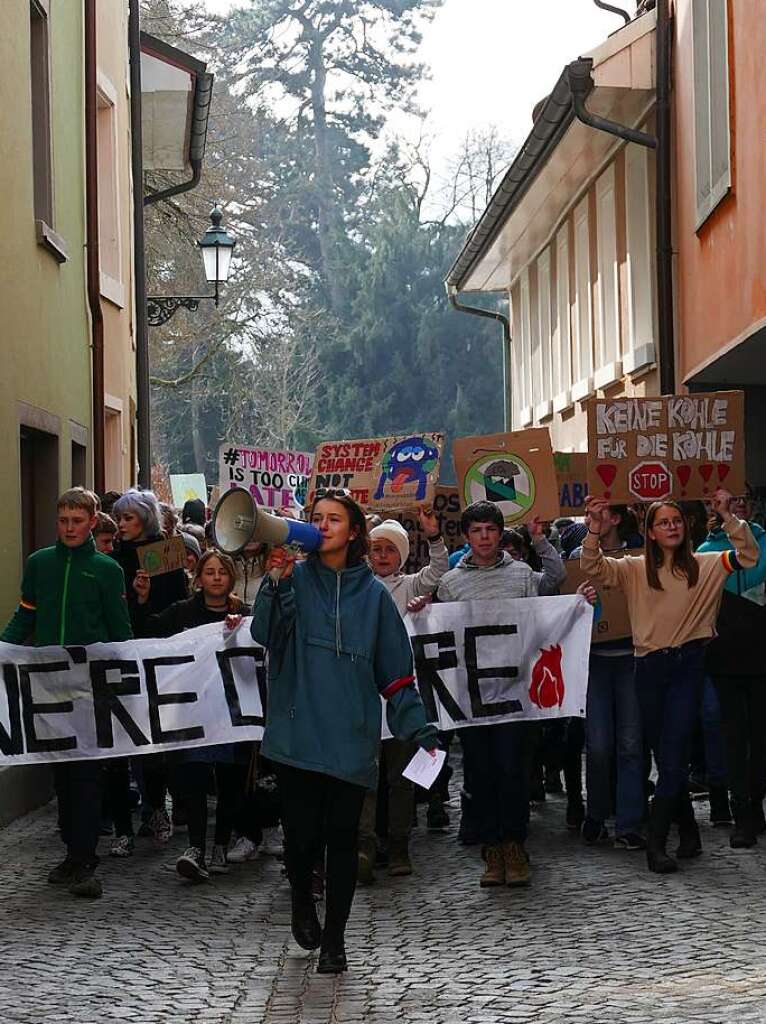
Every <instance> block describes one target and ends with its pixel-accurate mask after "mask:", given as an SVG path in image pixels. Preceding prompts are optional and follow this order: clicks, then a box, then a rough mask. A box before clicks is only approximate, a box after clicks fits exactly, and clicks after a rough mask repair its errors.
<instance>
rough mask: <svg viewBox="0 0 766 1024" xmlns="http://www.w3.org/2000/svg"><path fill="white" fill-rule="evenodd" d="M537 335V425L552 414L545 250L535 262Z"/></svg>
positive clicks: (548, 281)
mask: <svg viewBox="0 0 766 1024" xmlns="http://www.w3.org/2000/svg"><path fill="white" fill-rule="evenodd" d="M537 335H538V350H537V351H538V360H537V365H536V366H535V368H534V370H535V376H536V377H537V380H538V383H539V401H537V402H536V403H535V419H536V420H537V422H538V423H539V422H540V421H541V420H544V419H547V418H548V417H549V416H550V415H551V414H552V412H553V405H552V396H553V384H552V381H551V335H552V330H551V251H550V249H546V250H545V252H543V253H541V254H540V256H539V257H538V260H537Z"/></svg>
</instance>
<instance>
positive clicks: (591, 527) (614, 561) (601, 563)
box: [580, 497, 627, 589]
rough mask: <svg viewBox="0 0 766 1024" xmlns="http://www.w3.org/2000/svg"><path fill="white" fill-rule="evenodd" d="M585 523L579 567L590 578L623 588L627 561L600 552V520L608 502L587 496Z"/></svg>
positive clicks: (606, 509) (604, 513)
mask: <svg viewBox="0 0 766 1024" xmlns="http://www.w3.org/2000/svg"><path fill="white" fill-rule="evenodd" d="M585 507H586V510H587V517H586V520H585V521H586V523H587V525H588V532H587V533H586V534H585V537H584V538H583V542H582V548H581V551H580V568H581V569H583V571H584V572H587V574H588V576H590V578H591V579H594V580H598V582H599V583H606V584H607V586H610V587H621V588H623V589H624V588H625V580H626V576H625V571H626V566H627V563H626V562H625V559H623V558H606V557H605V556H604V555H603V554H602V553H601V541H600V534H601V522H602V519H603V517H604V516H605V515H606V513H607V511H608V508H609V506H608V504H607V503H606V502H605V501H604V499H603V498H595V497H593V498H587V499H586V502H585Z"/></svg>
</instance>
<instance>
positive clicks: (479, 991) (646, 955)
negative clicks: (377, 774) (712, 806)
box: [0, 797, 766, 1024]
mask: <svg viewBox="0 0 766 1024" xmlns="http://www.w3.org/2000/svg"><path fill="white" fill-rule="evenodd" d="M564 806H565V805H564V800H563V798H561V797H553V798H551V797H549V799H548V802H547V804H545V805H543V807H542V808H540V809H538V810H536V811H535V812H534V813H533V821H532V838H531V840H530V843H529V849H530V853H531V855H532V863H533V884H532V885H531V886H530V888H529V889H526V890H523V891H519V890H514V891H511V890H505V889H503V890H480V889H479V888H478V875H479V873H480V870H481V868H480V859H479V852H478V849H476V848H473V847H472V848H465V847H462V846H459V845H458V844H457V842H456V828H455V825H456V821H455V820H454V819H456V818H457V812H453V827H452V828H451V830H450V832H449V833H448V834H446V835H436V836H433V835H428V834H427V833H426V832H425V829H424V828H423V826H421V827H420V828H418V829H417V830H416V832H415V835H414V839H413V847H412V849H413V861H414V863H415V866H416V871H417V874H416V875H415V876H413V877H412V878H408V879H397V880H391V879H388V878H387V877H386V876H385V874H384V873H382V874H381V876H380V878H379V880H378V882H377V883H376V885H375V886H373V887H371V888H369V889H365V890H360V891H359V892H358V895H357V899H356V902H355V905H354V911H353V915H352V919H351V923H350V925H349V932H348V948H349V960H350V964H351V970H350V972H349V974H348V975H345V976H341V977H340V978H327V977H322V976H317V975H316V974H315V973H314V966H315V964H314V958H313V957H312V956H310V955H308V954H306V953H304V952H302V951H301V950H299V949H298V947H297V946H295V944H294V943H293V942H292V941H291V939H290V937H289V900H288V890H287V884H286V882H285V881H284V879H282V877H281V874H280V866H279V864H278V863H277V862H276V861H275V860H272V859H270V858H262V859H259V860H257V861H254V862H250V863H248V864H244V865H240V866H236V867H232V869H231V872H230V873H229V874H228V875H226V876H224V877H219V878H216V879H215V880H214V881H213V882H212V883H211V884H209V885H205V886H199V887H192V886H189V885H187V884H185V883H183V882H182V881H181V880H180V879H178V877H177V876H176V874H175V872H174V871H173V864H174V860H175V857H176V856H177V855H178V853H179V852H180V851H181V850H182V849H183V845H184V839H185V833H182V834H181V835H180V836H177V837H176V838H175V839H174V840H173V841H172V843H171V845H170V847H169V848H167V849H165V850H157V849H156V848H154V847H153V845H152V843H151V841H150V840H139V841H138V843H137V851H136V854H135V855H134V856H133V857H132V858H130V859H128V860H125V861H110V860H109V859H108V858H105V859H104V861H103V862H102V868H101V869H100V872H101V877H102V878H103V881H104V886H105V894H104V898H103V899H102V900H100V901H96V902H95V903H85V902H80V901H76V900H73V899H72V898H71V897H70V896H69V895H68V894H67V893H66V892H61V891H59V890H58V889H56V888H54V887H52V886H48V885H46V883H45V876H46V874H47V871H48V869H49V867H50V866H51V865H52V864H53V863H55V862H56V861H57V860H59V859H60V856H61V848H60V844H59V841H58V839H57V836H56V833H55V821H56V819H55V813H54V808H53V806H51V807H48V808H45V809H44V810H43V811H41V812H38V813H36V814H34V815H31V816H29V817H27V818H26V819H24V820H22V821H19V822H15V823H14V824H13V825H11V826H10V827H8V828H7V829H5V830H4V831H3V832H0V856H1V858H2V864H3V884H2V890H1V891H0V915H1V916H0V923H1V925H2V934H3V937H4V940H3V946H2V958H3V965H4V970H3V974H2V981H0V1005H1V1006H2V1018H3V1021H4V1022H5V1024H53V1022H57V1021H61V1022H66V1024H103V1022H104V1020H105V1019H109V1020H114V1021H125V1022H136V1024H164V1022H172V1024H187V1022H189V1024H191V1022H200V1024H343V1022H348V1024H362V1022H364V1024H388V1022H394V1021H404V1022H420V1021H423V1022H428V1024H452V1022H455V1024H457V1022H460V1024H480V1022H481V1024H512V1022H513V1024H527V1022H529V1024H532V1022H534V1024H575V1022H585V1021H587V1022H589V1024H611V1022H620V1024H623V1022H625V1024H649V1022H652V1024H661V1022H668V1024H685V1022H687V1021H688V1022H704V1024H723V1022H729V1021H732V1022H734V1021H737V1022H740V1021H743V1022H744V1021H759V1022H763V1021H764V1020H766V1009H764V1007H765V1006H766V952H764V950H765V949H766V925H764V921H763V914H762V912H761V902H762V899H761V893H762V890H763V886H764V880H765V879H764V875H765V871H764V865H765V864H766V848H764V844H763V843H762V844H761V850H760V851H759V850H757V849H756V850H753V851H736V852H735V851H732V850H730V849H729V847H728V833H726V832H725V831H720V830H713V829H712V828H711V827H710V826H709V825H707V824H706V816H707V810H708V808H707V804H706V803H699V804H697V806H696V811H697V817H698V820H700V822H701V823H702V825H703V842H704V844H705V854H704V856H703V857H702V858H700V859H699V860H697V861H695V862H693V863H691V864H689V865H688V866H685V867H684V870H683V871H682V872H679V874H677V875H675V876H666V877H657V876H651V875H650V874H649V873H648V872H647V871H646V868H645V863H644V859H643V855H642V854H640V853H639V854H635V853H626V852H622V851H619V852H618V851H615V850H612V849H605V848H602V849H590V848H584V847H583V846H582V845H581V843H580V842H579V840H578V839H577V838H576V837H573V836H571V835H570V834H568V833H567V832H566V830H565V828H564ZM421 817H423V813H422V812H421ZM104 846H106V843H105V842H104Z"/></svg>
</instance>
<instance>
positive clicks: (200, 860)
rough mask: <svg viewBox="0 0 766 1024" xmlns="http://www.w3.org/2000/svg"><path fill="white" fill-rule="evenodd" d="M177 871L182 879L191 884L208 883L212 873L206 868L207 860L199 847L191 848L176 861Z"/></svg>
mask: <svg viewBox="0 0 766 1024" xmlns="http://www.w3.org/2000/svg"><path fill="white" fill-rule="evenodd" d="M176 871H177V872H178V874H179V875H180V876H181V878H188V879H189V881H190V882H207V880H208V879H209V878H210V872H209V871H208V869H207V868H206V867H205V858H204V857H203V856H202V850H200V849H199V847H198V846H190V847H189V849H188V850H185V851H184V852H183V853H182V854H181V856H180V857H179V858H178V860H177V861H176Z"/></svg>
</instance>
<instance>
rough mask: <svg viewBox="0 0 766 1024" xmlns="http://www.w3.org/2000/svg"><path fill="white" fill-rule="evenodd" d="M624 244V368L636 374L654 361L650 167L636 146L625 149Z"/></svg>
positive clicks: (643, 149)
mask: <svg viewBox="0 0 766 1024" xmlns="http://www.w3.org/2000/svg"><path fill="white" fill-rule="evenodd" d="M625 240H626V271H627V276H626V285H627V300H628V302H627V305H628V309H627V336H626V337H625V345H624V351H623V357H622V368H623V370H624V372H625V373H635V372H637V371H638V370H641V369H642V368H644V367H646V366H650V365H651V364H652V363H654V361H655V350H654V272H653V271H654V261H653V258H652V230H651V207H650V203H649V163H648V153H647V150H646V149H645V148H644V147H643V146H637V145H636V144H635V143H630V144H629V145H628V146H626V148H625Z"/></svg>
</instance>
